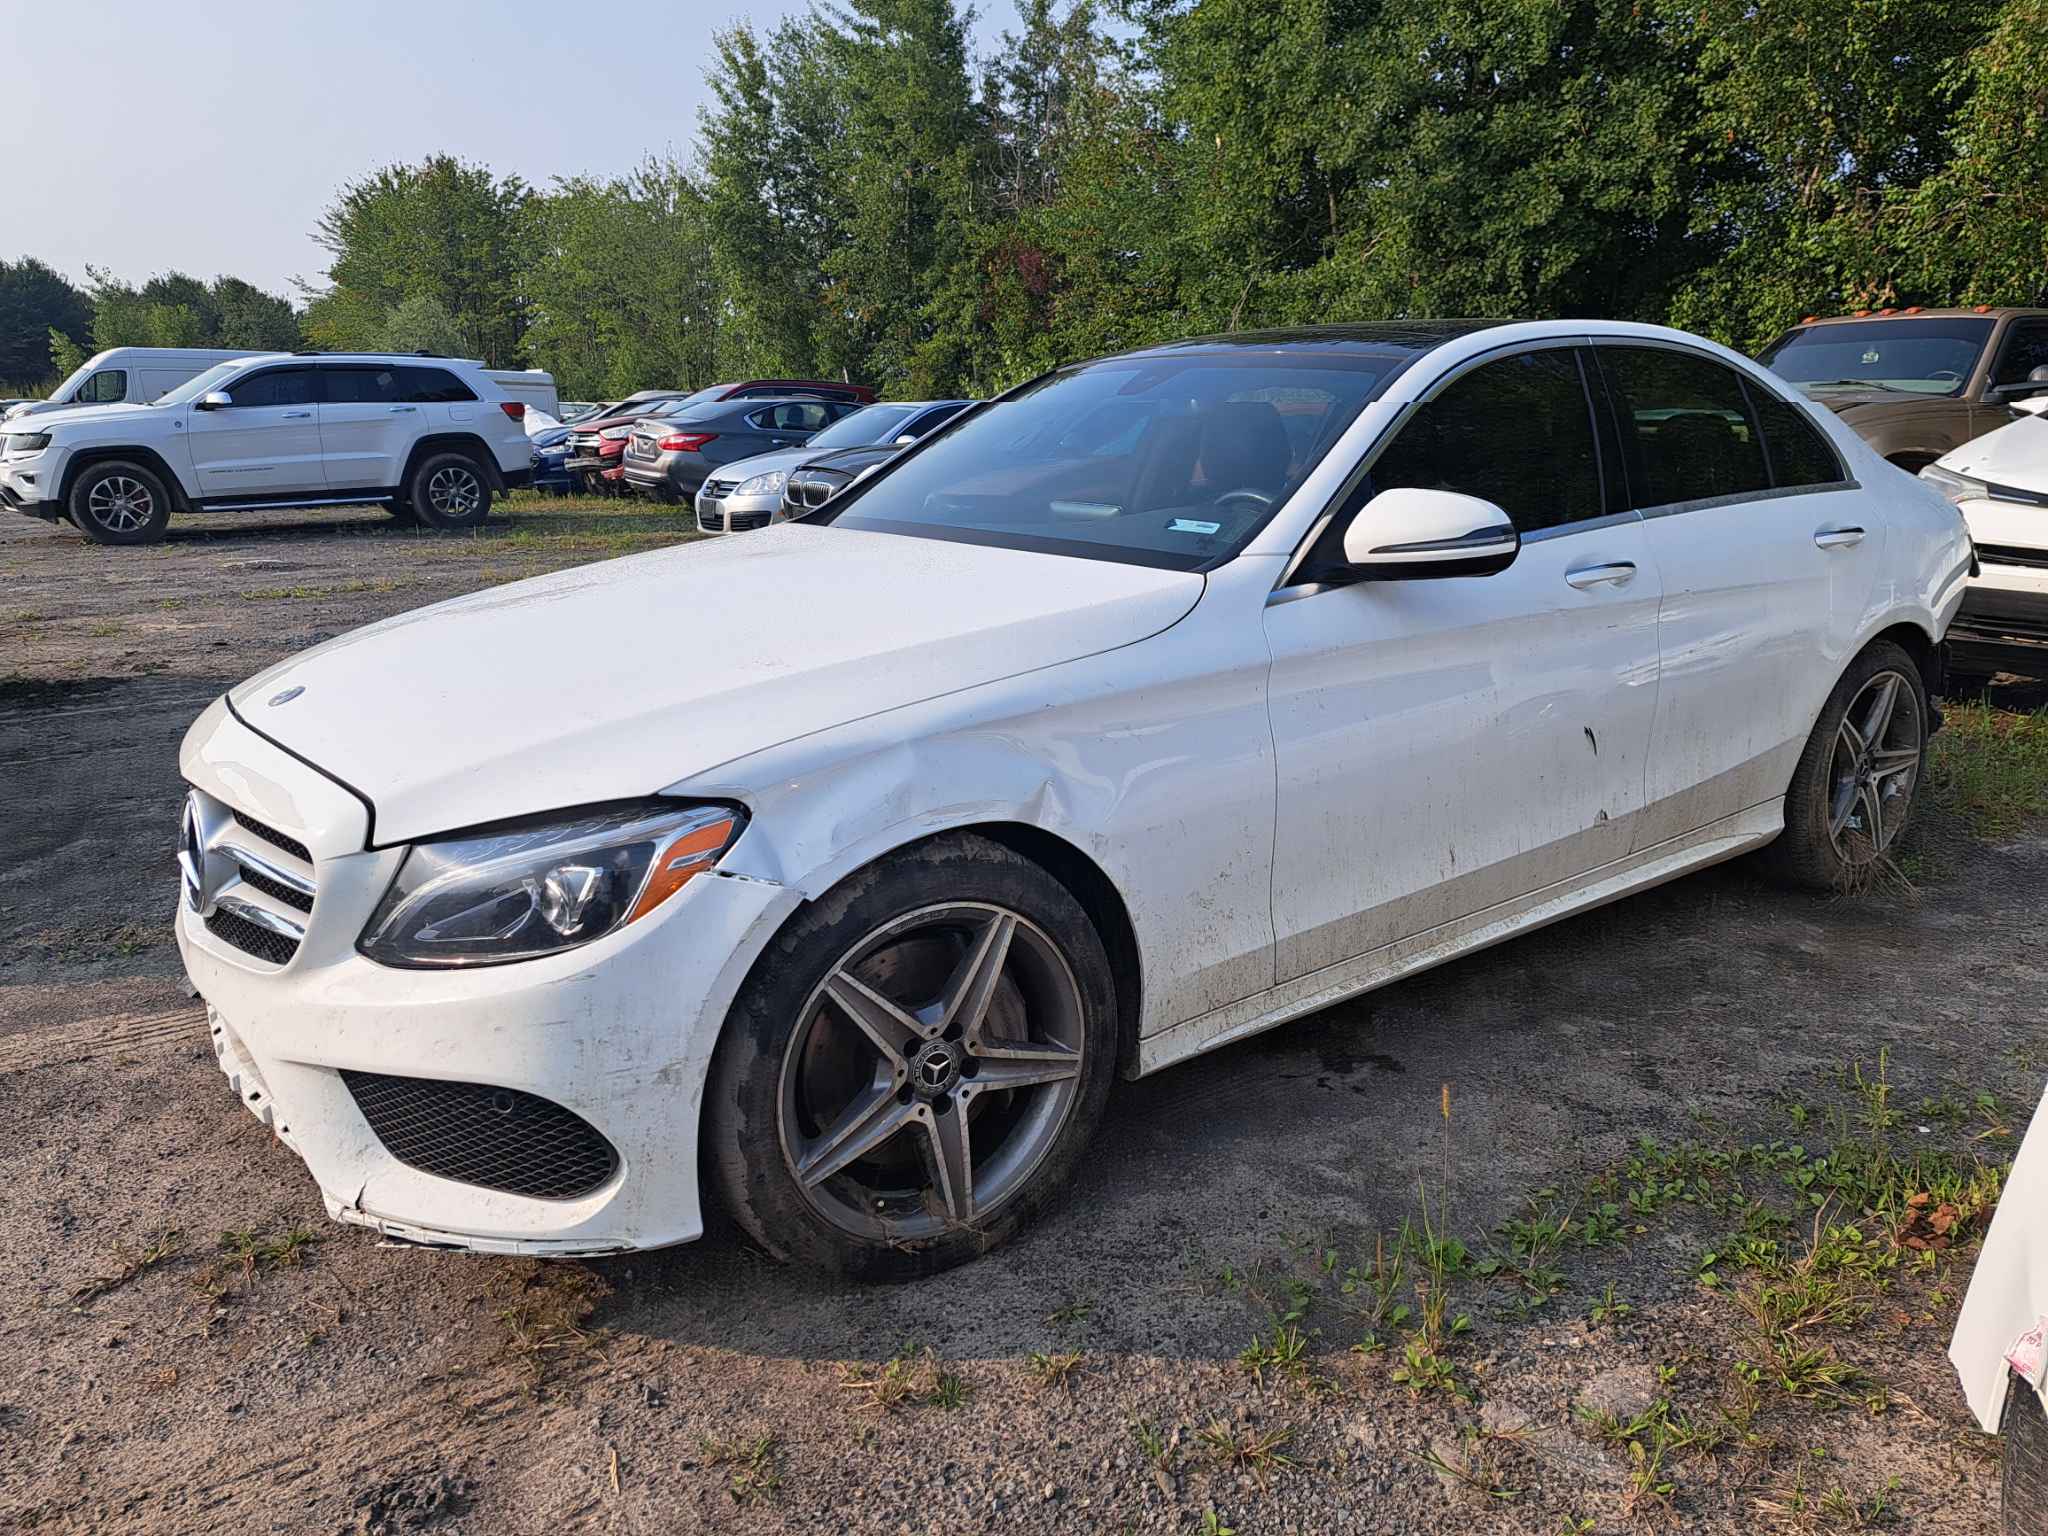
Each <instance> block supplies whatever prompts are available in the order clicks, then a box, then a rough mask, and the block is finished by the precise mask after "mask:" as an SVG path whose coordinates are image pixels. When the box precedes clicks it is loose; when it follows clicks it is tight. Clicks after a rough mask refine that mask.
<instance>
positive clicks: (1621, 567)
mask: <svg viewBox="0 0 2048 1536" xmlns="http://www.w3.org/2000/svg"><path fill="white" fill-rule="evenodd" d="M1635 575H1636V563H1635V562H1634V561H1633V560H1616V561H1614V562H1612V563H1611V564H1608V565H1581V566H1578V567H1576V568H1575V569H1573V570H1569V571H1566V572H1565V573H1564V579H1565V581H1566V582H1567V583H1568V584H1569V585H1571V586H1574V587H1577V588H1578V589H1579V590H1580V591H1582V592H1583V591H1584V590H1585V589H1586V588H1588V587H1601V586H1608V587H1625V586H1627V585H1628V584H1629V583H1630V582H1631V581H1633V580H1635Z"/></svg>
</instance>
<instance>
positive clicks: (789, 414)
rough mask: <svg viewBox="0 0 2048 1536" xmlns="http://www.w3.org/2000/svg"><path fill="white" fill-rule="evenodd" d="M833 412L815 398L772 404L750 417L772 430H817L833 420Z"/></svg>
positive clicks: (755, 422) (761, 425) (766, 428)
mask: <svg viewBox="0 0 2048 1536" xmlns="http://www.w3.org/2000/svg"><path fill="white" fill-rule="evenodd" d="M833 414H834V413H833V412H832V411H831V410H830V409H828V408H827V407H826V406H824V405H821V404H820V403H818V402H817V401H815V400H804V401H791V402H789V403H787V404H784V405H771V406H769V407H768V408H767V409H766V410H765V411H757V412H756V413H755V414H754V415H753V417H752V418H750V419H751V420H752V421H753V422H754V424H755V425H756V426H759V427H761V428H763V429H765V430H767V431H770V432H815V431H817V430H818V429H819V428H820V427H822V426H824V425H825V424H826V423H827V422H829V421H831V420H832V417H833Z"/></svg>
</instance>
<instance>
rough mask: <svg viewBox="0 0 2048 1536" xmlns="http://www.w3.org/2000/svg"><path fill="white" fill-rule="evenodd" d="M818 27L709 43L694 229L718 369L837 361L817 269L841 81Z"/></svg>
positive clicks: (835, 198)
mask: <svg viewBox="0 0 2048 1536" xmlns="http://www.w3.org/2000/svg"><path fill="white" fill-rule="evenodd" d="M828 33H829V29H828V27H827V24H826V23H825V22H824V21H823V20H822V19H820V18H817V17H809V18H805V19H801V20H790V21H785V22H783V23H782V24H781V25H780V26H778V27H777V28H776V29H775V30H774V31H773V32H771V33H770V34H769V36H768V42H767V46H766V47H765V48H763V46H762V45H761V42H760V40H759V39H758V38H757V37H756V36H755V34H754V32H753V29H752V28H750V27H745V26H741V27H735V28H733V29H731V30H729V31H725V32H721V33H719V34H717V36H716V37H715V38H714V46H713V61H712V65H711V67H710V69H709V70H708V72H707V73H708V77H709V80H710V83H711V88H712V93H713V95H714V96H715V97H716V98H717V99H716V102H715V104H713V105H712V106H710V107H707V108H705V109H704V111H703V112H702V114H701V116H700V119H699V123H698V137H699V141H700V146H701V148H700V163H701V172H702V185H703V204H704V225H705V231H706V236H707V238H708V240H709V242H710V252H711V272H712V276H713V279H714V281H715V282H716V284H717V287H718V292H719V296H720V302H721V306H722V312H723V322H722V323H721V325H720V326H719V331H718V350H717V357H718V370H719V371H720V372H724V373H734V374H748V373H753V374H767V375H775V374H784V375H794V376H798V377H802V376H806V375H813V374H816V373H818V372H819V371H820V370H821V368H822V367H823V366H824V364H823V362H822V361H821V356H822V354H823V353H825V352H827V351H830V352H831V353H833V354H834V355H843V354H844V352H845V347H844V346H843V344H841V343H840V342H839V341H838V340H837V339H836V333H837V332H838V331H839V330H841V329H842V320H843V315H842V313H841V312H840V311H838V310H835V308H834V307H833V304H832V301H831V300H830V299H828V297H827V294H826V278H825V263H826V260H827V258H828V257H829V256H830V254H831V252H832V251H833V249H834V248H835V247H836V246H837V245H838V244H839V242H840V240H841V238H842V234H843V219H844V214H845V210H844V208H843V206H842V205H841V201H840V198H839V192H838V184H837V182H836V180H835V171H836V170H837V166H838V158H839V155H840V146H841V144H842V142H843V138H844V130H845V112H844V97H843V91H842V84H841V81H840V79H839V77H838V71H837V69H836V66H835V63H834V61H833V60H832V59H831V58H830V57H829V56H828V54H827V51H826V48H825V39H826V37H827V36H828Z"/></svg>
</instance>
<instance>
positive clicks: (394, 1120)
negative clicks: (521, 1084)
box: [341, 1072, 619, 1200]
mask: <svg viewBox="0 0 2048 1536" xmlns="http://www.w3.org/2000/svg"><path fill="white" fill-rule="evenodd" d="M341 1078H342V1081H343V1082H344V1083H346V1084H347V1085H348V1091H349V1092H350V1093H351V1094H352V1095H354V1097H355V1101H356V1108H358V1109H360V1110H361V1111H362V1112H363V1118H364V1119H365V1120H367V1121H369V1123H370V1129H371V1130H372V1131H374V1132H376V1134H377V1139H378V1140H379V1141H381V1142H382V1143H383V1144H384V1148H385V1150H386V1151H388V1152H389V1153H390V1154H391V1155H392V1156H393V1157H395V1158H397V1159H398V1160H399V1161H400V1162H401V1163H404V1164H405V1165H406V1166H407V1167H408V1168H417V1169H418V1170H419V1171H420V1172H421V1173H431V1174H433V1175H435V1176H436V1177H437V1178H443V1179H454V1180H456V1181H457V1182H459V1183H463V1184H476V1185H480V1186H481V1187H483V1188H485V1189H497V1190H503V1191H504V1192H505V1193H507V1194H513V1195H531V1196H533V1197H534V1198H536V1199H541V1200H567V1199H571V1198H573V1197H574V1196H577V1195H583V1194H588V1193H589V1192H590V1191H591V1190H593V1189H596V1188H597V1187H598V1186H599V1185H601V1184H603V1183H604V1182H605V1181H606V1180H607V1179H609V1178H610V1177H611V1176H612V1173H613V1171H614V1170H615V1169H617V1167H618V1166H619V1154H618V1153H617V1151H615V1150H614V1149H613V1147H612V1144H611V1143H610V1142H609V1141H607V1140H605V1138H604V1136H603V1135H602V1133H600V1132H599V1131H598V1129H597V1128H596V1127H595V1126H593V1125H591V1124H590V1123H589V1122H588V1121H587V1120H584V1119H583V1118H582V1117H580V1116H578V1115H576V1114H574V1113H573V1112H571V1111H569V1110H566V1109H564V1108H563V1107H562V1106H561V1105H559V1104H556V1103H553V1102H551V1101H549V1100H547V1099H543V1098H540V1097H538V1096H536V1095H534V1094H531V1093H524V1092H521V1091H520V1090H519V1089H517V1088H493V1087H491V1086H490V1085H489V1084H487V1083H448V1082H441V1081H438V1080H436V1079H432V1078H424V1077H386V1076H384V1075H383V1074H382V1073H377V1072H343V1073H342V1074H341Z"/></svg>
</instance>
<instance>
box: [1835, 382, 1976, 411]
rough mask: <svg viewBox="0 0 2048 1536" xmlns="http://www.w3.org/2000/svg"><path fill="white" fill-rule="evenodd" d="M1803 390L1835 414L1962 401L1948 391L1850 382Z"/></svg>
mask: <svg viewBox="0 0 2048 1536" xmlns="http://www.w3.org/2000/svg"><path fill="white" fill-rule="evenodd" d="M1805 394H1806V398H1807V399H1809V400H1811V401H1812V402H1813V403H1814V404H1815V405H1824V406H1826V407H1827V408H1828V409H1829V410H1831V411H1833V412H1834V413H1835V414H1836V415H1837V416H1859V415H1869V414H1871V413H1873V412H1876V411H1887V410H1889V411H1895V410H1898V409H1899V408H1900V407H1901V406H1913V405H1961V404H1962V402H1961V401H1960V400H1956V399H1954V398H1952V397H1951V396H1948V395H1915V394H1907V393H1903V392H1901V391H1899V390H1886V389H1865V388H1860V387H1858V386H1856V385H1853V384H1844V385H1839V386H1837V387H1834V388H1831V389H1809V390H1806V391H1805Z"/></svg>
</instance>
